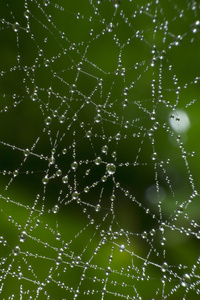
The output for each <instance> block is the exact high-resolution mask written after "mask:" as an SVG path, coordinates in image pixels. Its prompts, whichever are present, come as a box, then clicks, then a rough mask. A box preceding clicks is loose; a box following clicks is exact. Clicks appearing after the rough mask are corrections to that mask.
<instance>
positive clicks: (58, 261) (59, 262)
mask: <svg viewBox="0 0 200 300" xmlns="http://www.w3.org/2000/svg"><path fill="white" fill-rule="evenodd" d="M55 263H56V266H59V265H60V264H61V263H62V258H61V257H60V256H59V257H57V258H56V259H55Z"/></svg>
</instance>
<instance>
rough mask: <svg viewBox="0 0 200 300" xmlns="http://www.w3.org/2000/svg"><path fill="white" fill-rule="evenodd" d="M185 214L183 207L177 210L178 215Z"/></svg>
mask: <svg viewBox="0 0 200 300" xmlns="http://www.w3.org/2000/svg"><path fill="white" fill-rule="evenodd" d="M182 212H183V207H182V206H179V207H178V208H177V213H178V214H181V213H182Z"/></svg>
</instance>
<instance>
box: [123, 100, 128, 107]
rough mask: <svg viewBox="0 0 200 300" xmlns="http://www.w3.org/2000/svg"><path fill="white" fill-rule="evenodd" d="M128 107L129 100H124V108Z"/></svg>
mask: <svg viewBox="0 0 200 300" xmlns="http://www.w3.org/2000/svg"><path fill="white" fill-rule="evenodd" d="M127 105H128V99H124V100H123V101H122V106H123V107H126V106H127Z"/></svg>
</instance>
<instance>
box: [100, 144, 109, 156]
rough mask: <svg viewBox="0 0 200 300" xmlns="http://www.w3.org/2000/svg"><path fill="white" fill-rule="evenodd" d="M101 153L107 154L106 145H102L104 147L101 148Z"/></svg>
mask: <svg viewBox="0 0 200 300" xmlns="http://www.w3.org/2000/svg"><path fill="white" fill-rule="evenodd" d="M101 152H102V153H105V154H107V152H108V146H107V145H104V146H103V147H102V148H101Z"/></svg>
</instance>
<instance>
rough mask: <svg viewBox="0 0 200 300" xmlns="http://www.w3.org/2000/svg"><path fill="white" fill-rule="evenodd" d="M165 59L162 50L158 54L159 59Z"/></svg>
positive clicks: (164, 52)
mask: <svg viewBox="0 0 200 300" xmlns="http://www.w3.org/2000/svg"><path fill="white" fill-rule="evenodd" d="M165 57H166V51H165V50H162V51H161V52H160V53H159V58H160V59H161V60H162V59H164V58H165Z"/></svg>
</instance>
